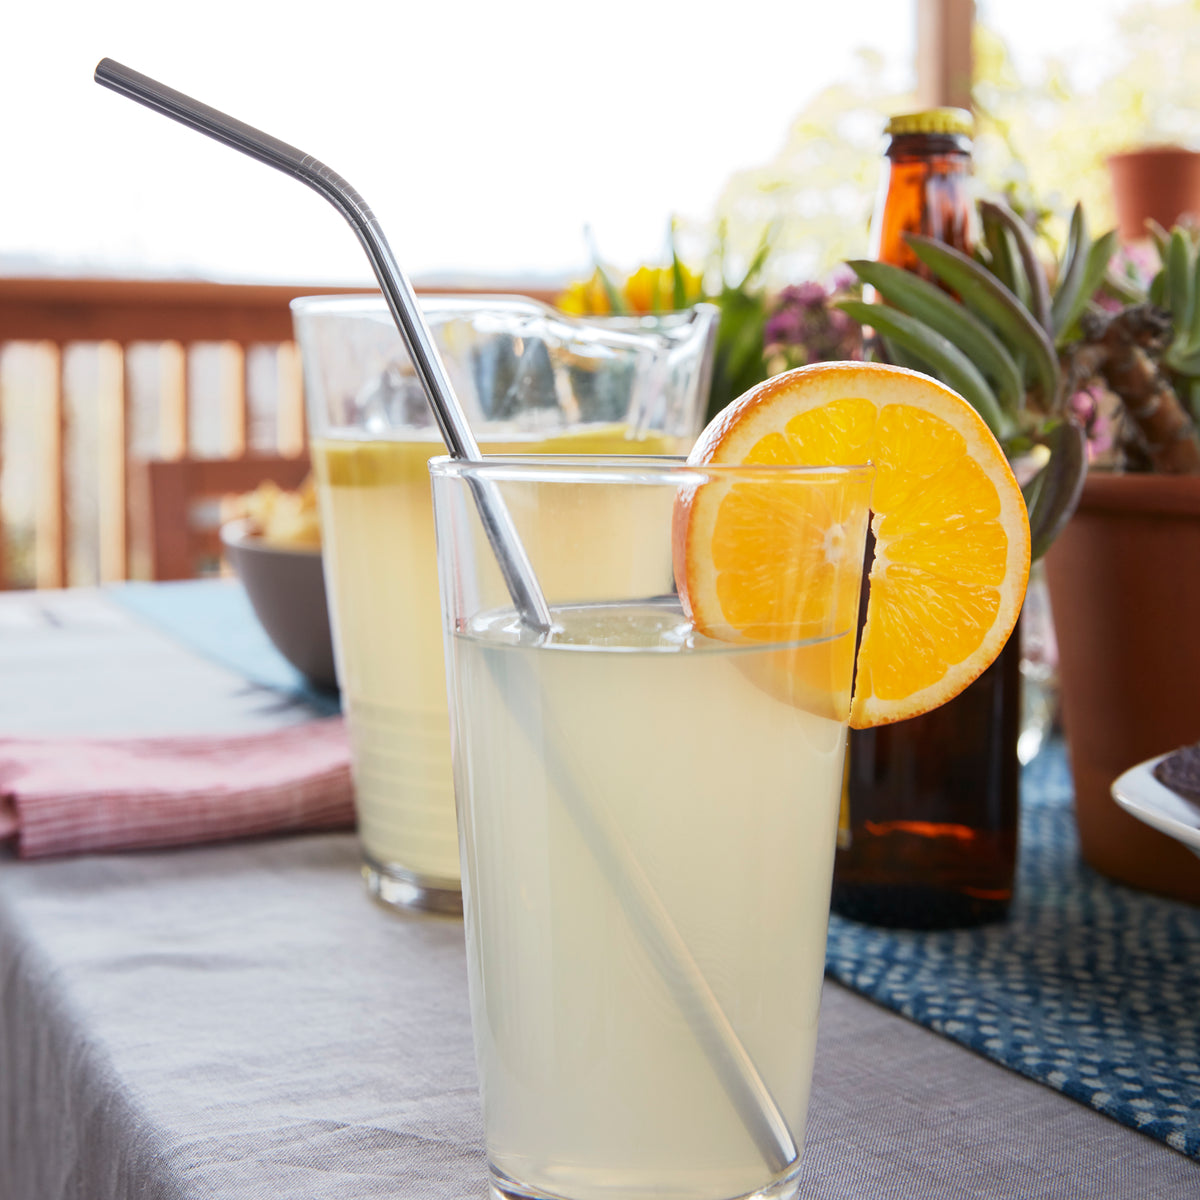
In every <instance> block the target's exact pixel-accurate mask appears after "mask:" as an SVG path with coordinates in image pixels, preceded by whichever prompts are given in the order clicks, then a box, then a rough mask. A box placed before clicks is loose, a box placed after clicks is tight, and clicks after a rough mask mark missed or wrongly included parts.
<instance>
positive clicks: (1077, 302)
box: [1055, 229, 1119, 347]
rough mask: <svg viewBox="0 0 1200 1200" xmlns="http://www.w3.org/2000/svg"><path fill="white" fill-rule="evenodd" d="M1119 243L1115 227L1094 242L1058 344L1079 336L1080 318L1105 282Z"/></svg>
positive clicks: (1063, 315)
mask: <svg viewBox="0 0 1200 1200" xmlns="http://www.w3.org/2000/svg"><path fill="white" fill-rule="evenodd" d="M1118 244H1119V239H1118V237H1117V231H1116V230H1115V229H1110V230H1109V231H1108V232H1107V233H1106V234H1105V235H1104V236H1103V237H1102V238H1100V239H1099V240H1098V241H1096V242H1093V243H1092V246H1091V249H1089V250H1088V254H1087V260H1086V262H1085V263H1084V264H1083V271H1082V272H1081V274H1080V278H1079V285H1078V287H1077V288H1076V289H1075V297H1074V299H1073V300H1072V301H1071V305H1070V307H1069V308H1067V309H1066V310H1065V311H1064V312H1063V314H1062V320H1063V324H1062V327H1061V328H1060V329H1059V331H1058V336H1057V338H1055V344H1056V345H1057V346H1059V347H1061V346H1064V345H1066V343H1067V342H1070V341H1072V340H1074V339H1075V338H1076V337H1077V336H1078V332H1079V318H1080V317H1081V316H1082V315H1083V312H1084V310H1085V309H1086V308H1087V306H1088V305H1089V304H1090V303H1091V302H1092V300H1093V298H1094V297H1095V295H1096V293H1097V292H1098V291H1099V290H1100V287H1101V285H1102V284H1103V283H1104V280H1105V278H1106V276H1107V274H1108V264H1109V263H1110V262H1111V261H1112V256H1113V255H1114V254H1116V252H1117V245H1118Z"/></svg>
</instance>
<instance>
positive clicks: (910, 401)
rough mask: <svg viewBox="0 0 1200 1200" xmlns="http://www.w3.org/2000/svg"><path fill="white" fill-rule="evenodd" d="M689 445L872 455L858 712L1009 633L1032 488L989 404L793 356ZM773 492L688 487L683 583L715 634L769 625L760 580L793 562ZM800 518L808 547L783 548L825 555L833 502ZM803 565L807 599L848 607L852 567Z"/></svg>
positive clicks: (884, 708) (963, 682)
mask: <svg viewBox="0 0 1200 1200" xmlns="http://www.w3.org/2000/svg"><path fill="white" fill-rule="evenodd" d="M688 461H689V462H691V463H692V464H694V465H701V464H708V463H713V464H751V463H778V464H784V463H793V464H808V465H812V466H818V467H822V466H845V465H851V464H857V463H866V462H872V463H874V464H875V467H876V475H875V483H874V491H873V494H872V498H871V510H872V513H873V516H872V519H871V529H872V532H873V533H874V535H875V555H874V559H873V561H872V563H871V566H870V591H869V596H868V602H867V611H866V621H865V624H864V626H863V629H862V637H861V640H860V642H859V648H858V655H857V664H856V670H855V678H854V691H853V698H852V701H851V703H850V714H849V715H850V724H851V725H852V726H853V727H854V728H856V729H863V728H869V727H871V726H874V725H884V724H887V723H889V722H892V721H899V720H902V719H904V718H906V717H913V716H917V715H919V714H920V713H923V712H928V711H929V710H930V709H932V708H936V707H937V706H938V705H940V704H943V703H945V702H946V701H947V700H949V699H951V698H952V697H954V696H956V695H957V694H958V693H959V692H961V691H962V690H963V688H965V687H966V686H967V684H969V683H970V682H971V681H972V680H973V679H975V678H976V677H978V676H979V674H980V673H981V672H982V671H984V670H985V669H986V668H987V667H988V666H989V665H990V664H991V663H992V661H993V660H994V659H995V657H996V656H997V655H998V654H999V653H1000V651H1001V649H1002V648H1003V647H1004V644H1005V642H1006V641H1007V640H1008V637H1009V635H1010V634H1011V633H1012V630H1013V627H1014V625H1015V624H1016V620H1017V616H1018V614H1019V613H1020V610H1021V603H1022V601H1023V599H1024V596H1025V587H1026V584H1027V582H1028V580H1029V518H1028V514H1027V513H1026V510H1025V502H1024V498H1023V497H1022V495H1021V489H1020V487H1019V486H1018V484H1017V481H1016V479H1015V477H1014V476H1013V473H1012V469H1011V468H1010V467H1009V465H1008V461H1007V459H1006V458H1005V456H1004V452H1003V450H1001V448H1000V446H999V444H998V443H997V442H996V439H995V438H994V437H993V436H992V434H991V432H990V431H989V430H988V428H987V426H986V425H985V424H984V422H983V420H982V419H981V418H980V417H979V415H978V414H977V413H976V412H975V410H974V409H973V408H972V407H971V406H970V405H969V404H968V403H967V402H966V401H965V400H964V399H963V398H962V397H961V396H959V395H958V394H957V393H956V392H953V391H951V390H950V389H949V388H947V387H945V386H944V385H943V384H940V383H938V382H936V381H935V380H933V379H930V378H929V377H928V376H925V375H921V374H919V373H918V372H915V371H908V370H905V369H903V368H901V367H891V366H884V365H881V364H876V363H849V362H847V363H818V364H815V365H814V366H809V367H801V368H799V369H798V370H795V371H788V372H786V373H784V374H782V375H777V376H775V377H774V378H772V379H768V380H767V381H766V382H764V383H761V384H759V385H758V386H757V387H755V388H752V389H751V390H750V391H749V392H747V393H746V394H745V395H743V396H742V397H740V398H739V399H738V400H735V401H734V402H733V403H732V404H731V405H729V407H728V408H726V409H725V410H724V411H723V412H722V413H720V414H718V416H717V417H716V419H715V420H714V421H713V422H712V423H711V424H710V425H709V427H708V428H707V429H706V430H705V431H704V433H703V434H702V435H701V436H700V440H699V441H698V442H697V443H696V446H695V448H694V449H693V451H692V453H691V454H690V455H689V458H688ZM767 495H768V489H767V488H766V487H759V488H756V487H755V485H753V484H752V483H741V482H735V483H733V484H730V485H725V486H723V487H721V488H718V489H714V488H712V487H711V485H708V484H705V485H703V486H701V487H700V488H697V489H696V490H695V491H694V492H693V493H691V494H690V495H688V496H687V497H686V498H684V499H681V501H680V504H679V507H678V510H677V513H676V528H675V576H676V584H677V586H678V588H679V592H680V597H681V599H682V601H683V604H684V607H685V609H686V611H687V613H688V615H689V616H690V617H691V619H692V621H693V622H694V623H695V625H696V626H697V628H698V629H699V630H700V631H701V632H702V633H705V634H707V635H708V636H710V637H716V638H720V639H722V640H726V641H729V640H735V641H737V640H743V641H755V640H764V638H765V631H766V630H767V629H768V628H769V627H771V626H772V622H777V614H773V613H772V612H771V611H770V606H771V605H772V604H777V600H776V599H774V597H776V596H777V595H778V593H779V589H778V588H776V589H770V588H764V587H761V586H759V584H758V583H756V581H761V580H762V579H763V577H764V574H769V573H771V572H776V573H777V572H778V571H780V570H781V569H787V566H786V563H784V562H782V561H781V545H782V543H781V541H780V539H779V537H778V536H777V526H778V523H779V522H778V520H772V517H771V514H770V513H768V512H766V511H764V509H763V501H764V497H765V496H767ZM809 508H810V509H813V506H812V505H811V504H810V505H809ZM777 516H778V514H777ZM794 516H795V514H793V518H794ZM842 517H843V518H844V517H845V514H842ZM805 519H806V520H808V521H810V522H811V523H812V525H813V529H812V533H811V537H810V539H809V541H808V542H807V543H804V544H807V545H808V546H809V547H810V549H808V550H800V551H799V552H797V551H795V550H792V549H789V550H788V551H787V552H786V553H787V554H788V555H793V556H794V555H795V554H796V553H799V555H800V556H801V557H804V556H809V557H811V556H812V555H813V554H816V555H818V556H819V555H820V554H821V553H822V552H826V553H828V555H829V563H830V565H831V567H832V566H833V565H835V564H836V562H837V548H836V543H837V540H838V537H839V536H840V526H839V517H838V514H836V513H832V512H829V513H825V514H824V515H822V514H821V513H819V512H817V511H815V509H813V511H810V512H808V513H807V514H806V516H805ZM792 523H793V524H794V520H792ZM804 578H805V588H806V590H807V592H808V595H807V597H806V598H805V599H804V601H803V603H804V604H805V605H806V606H808V607H809V608H811V610H812V611H813V612H815V611H817V610H818V609H820V608H822V607H824V609H825V610H826V611H835V612H838V611H845V606H846V604H847V603H851V602H852V600H853V599H854V597H852V596H850V595H849V593H848V592H847V588H848V585H847V583H846V572H844V571H841V572H832V571H830V572H828V573H827V574H826V576H824V577H823V576H822V574H821V572H820V570H816V569H814V568H813V567H812V565H811V564H809V565H806V566H805V567H804ZM823 580H824V581H823ZM776 627H777V624H776Z"/></svg>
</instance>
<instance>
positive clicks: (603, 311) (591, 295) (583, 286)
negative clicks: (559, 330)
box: [557, 271, 612, 317]
mask: <svg viewBox="0 0 1200 1200" xmlns="http://www.w3.org/2000/svg"><path fill="white" fill-rule="evenodd" d="M557 304H558V307H559V308H560V309H562V311H563V312H565V313H571V314H573V315H574V316H578V317H603V316H607V315H608V314H609V313H610V312H612V305H610V304H609V302H608V293H607V292H606V291H605V290H604V283H603V281H602V280H601V278H600V272H599V271H595V272H593V274H592V277H591V279H581V280H576V281H575V282H574V283H572V284H569V285H568V287H567V290H566V291H565V292H563V293H562V295H561V296H559V298H558V300H557Z"/></svg>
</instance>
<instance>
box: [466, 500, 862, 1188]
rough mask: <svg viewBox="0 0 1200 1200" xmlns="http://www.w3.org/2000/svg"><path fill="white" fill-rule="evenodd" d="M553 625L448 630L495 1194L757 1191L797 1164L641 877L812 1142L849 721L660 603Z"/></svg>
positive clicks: (581, 610) (488, 621) (777, 1097)
mask: <svg viewBox="0 0 1200 1200" xmlns="http://www.w3.org/2000/svg"><path fill="white" fill-rule="evenodd" d="M631 490H632V489H631ZM555 619H556V624H558V625H561V626H562V628H563V630H564V632H563V633H562V634H558V635H556V636H555V638H554V641H553V643H552V644H551V645H549V646H546V645H541V646H538V645H533V646H530V645H528V644H526V645H517V644H516V628H517V627H516V624H515V621H514V618H513V616H512V614H511V613H508V614H506V615H500V616H495V615H491V616H489V615H486V614H485V615H484V616H483V617H480V618H476V619H475V621H474V622H473V623H472V625H471V626H470V627H469V628H468V630H467V631H466V632H464V633H463V634H460V635H459V636H457V637H455V639H454V657H455V664H454V669H455V694H456V702H455V703H456V713H455V720H456V722H457V729H456V736H457V738H458V740H459V744H460V751H461V752H460V760H459V761H460V778H459V781H458V782H459V788H460V800H461V803H462V804H463V805H464V808H463V819H464V861H465V862H466V863H467V864H469V870H468V873H467V877H466V879H467V882H466V885H465V889H464V909H465V916H466V925H467V936H468V954H469V957H468V962H469V969H470V983H471V1003H472V1024H473V1028H474V1033H475V1039H476V1054H477V1057H478V1062H479V1068H480V1079H481V1085H482V1092H483V1098H484V1107H485V1126H486V1129H487V1137H488V1151H489V1158H490V1160H491V1164H492V1168H493V1171H494V1173H495V1177H496V1178H497V1179H499V1180H500V1181H501V1187H503V1186H504V1181H505V1180H506V1179H507V1180H513V1181H516V1185H515V1187H514V1188H513V1191H514V1192H517V1193H520V1194H541V1195H553V1196H569V1197H571V1198H572V1200H593V1198H595V1200H601V1198H602V1197H613V1196H647V1197H648V1196H652V1195H668V1196H675V1197H696V1198H710V1200H711V1198H724V1197H733V1196H743V1195H746V1194H748V1193H751V1192H754V1191H756V1190H758V1189H759V1188H761V1187H763V1186H764V1181H765V1180H767V1179H769V1178H770V1177H771V1176H772V1175H774V1177H775V1178H776V1179H780V1178H782V1177H783V1176H785V1175H787V1174H788V1173H789V1170H788V1169H776V1170H775V1171H774V1172H773V1171H772V1170H771V1169H770V1168H769V1167H768V1166H767V1165H765V1163H764V1156H763V1153H762V1150H761V1146H760V1145H759V1144H757V1143H756V1141H755V1139H754V1138H753V1136H752V1135H751V1132H750V1130H749V1129H748V1127H747V1122H746V1120H745V1119H744V1114H742V1113H739V1111H738V1108H737V1106H736V1104H735V1102H734V1100H733V1098H732V1096H731V1093H730V1090H729V1089H728V1087H727V1086H726V1085H725V1084H723V1083H722V1081H721V1080H720V1078H719V1077H718V1072H717V1071H716V1070H715V1069H714V1063H713V1060H712V1058H711V1056H710V1054H708V1053H707V1052H706V1051H705V1050H704V1049H703V1048H702V1045H701V1040H700V1039H698V1037H697V1036H696V1033H695V1030H694V1028H692V1027H691V1026H690V1025H689V1022H688V1020H686V1019H685V1016H684V1013H683V1012H682V1011H681V1009H682V1007H684V1006H686V1005H688V1004H689V1003H690V1000H689V999H688V997H687V996H686V995H685V997H684V998H683V999H682V1000H681V998H680V995H679V992H678V989H674V990H673V989H672V987H671V986H670V985H669V984H668V982H667V974H669V972H664V970H663V968H662V963H661V956H657V957H656V955H655V953H653V951H652V950H651V949H650V948H649V946H648V941H649V940H652V939H648V938H647V935H646V931H645V927H644V922H643V919H642V918H643V916H644V913H645V911H646V909H647V905H646V901H645V896H644V895H637V894H634V893H635V892H636V889H634V888H632V887H631V886H630V883H629V879H630V875H629V870H630V869H632V870H635V871H641V872H644V876H645V881H646V882H647V883H648V886H649V888H650V889H651V890H652V891H653V892H654V893H655V895H656V896H657V898H658V900H659V901H661V904H662V907H663V909H664V910H665V913H666V914H667V918H668V919H669V921H670V922H671V923H672V924H673V925H674V927H675V929H676V930H677V932H678V934H679V937H680V939H681V941H682V943H683V944H685V945H686V946H687V947H688V949H689V951H690V953H691V954H692V955H693V956H694V958H695V962H696V964H697V965H698V967H699V969H700V972H701V973H702V975H703V976H704V978H705V979H706V980H707V982H708V984H709V986H710V987H711V989H712V992H713V994H714V996H715V997H716V1000H717V1002H718V1004H719V1006H720V1008H721V1009H722V1010H723V1012H724V1014H725V1016H726V1017H727V1018H728V1020H729V1023H730V1025H731V1027H732V1029H733V1031H734V1033H735V1035H736V1037H737V1038H738V1039H740V1041H741V1043H742V1045H743V1046H744V1047H745V1050H746V1051H747V1052H748V1054H749V1057H750V1059H751V1060H752V1061H753V1062H754V1063H755V1064H757V1067H758V1070H759V1071H760V1073H761V1076H762V1079H763V1082H764V1083H765V1084H766V1085H767V1088H768V1090H769V1092H770V1094H771V1095H772V1096H773V1098H774V1101H775V1103H776V1104H777V1106H778V1110H779V1112H780V1114H781V1115H782V1117H783V1119H784V1120H785V1122H786V1124H787V1127H788V1129H789V1130H790V1132H791V1135H792V1138H793V1139H794V1142H795V1146H796V1148H797V1149H798V1148H799V1147H800V1145H801V1143H802V1140H803V1129H804V1120H805V1112H806V1108H807V1103H808V1092H809V1083H810V1079H811V1075H812V1060H813V1053H814V1047H815V1041H816V1030H817V1010H818V1004H819V997H820V988H821V979H822V974H823V970H824V961H825V932H826V922H827V917H828V908H829V892H830V875H831V871H832V863H833V846H834V838H835V832H836V825H837V811H838V799H839V794H840V790H841V779H842V764H843V749H844V746H845V725H844V724H843V723H842V722H840V721H837V720H833V719H830V718H829V717H827V716H821V715H816V714H814V713H811V712H807V711H804V709H803V708H802V707H800V706H798V705H796V704H794V703H792V702H789V700H787V699H781V698H779V697H778V696H777V695H776V694H773V691H772V689H771V688H770V687H763V686H760V682H761V680H763V679H764V678H769V677H770V676H771V674H772V667H771V663H770V661H769V659H770V655H771V651H770V650H769V649H760V648H755V647H750V648H746V647H745V646H732V645H730V644H728V643H716V642H711V641H708V640H707V639H704V638H703V637H700V636H699V635H697V634H695V633H693V632H692V631H691V629H690V627H689V626H688V624H687V623H686V621H685V620H684V619H683V616H682V613H681V611H680V609H679V607H678V605H677V604H674V603H673V602H671V601H670V600H668V599H663V600H660V601H658V602H655V603H645V604H641V605H607V606H584V605H580V606H578V607H577V608H575V609H571V608H557V609H555ZM756 680H758V681H760V682H756ZM463 748H465V749H463ZM581 813H582V815H581ZM588 813H592V814H595V813H599V814H600V816H599V818H598V821H599V824H600V825H603V826H604V827H606V828H607V830H608V834H606V835H605V837H604V838H600V839H598V838H597V835H596V834H595V832H594V827H593V825H592V819H591V817H589V816H588ZM605 839H607V840H608V841H610V842H612V843H615V844H619V846H620V847H621V849H620V852H619V853H618V854H616V855H615V856H614V855H613V854H612V853H610V849H611V847H609V848H608V849H606V848H605V847H603V846H598V845H597V841H598V840H600V841H604V840H605ZM614 861H616V865H615V866H614ZM622 864H624V865H622ZM631 864H634V865H633V866H632V867H631ZM790 1170H791V1172H792V1173H794V1164H793V1166H792V1168H791V1169H790Z"/></svg>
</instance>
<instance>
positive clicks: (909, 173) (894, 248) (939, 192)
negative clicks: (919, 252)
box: [871, 108, 974, 279]
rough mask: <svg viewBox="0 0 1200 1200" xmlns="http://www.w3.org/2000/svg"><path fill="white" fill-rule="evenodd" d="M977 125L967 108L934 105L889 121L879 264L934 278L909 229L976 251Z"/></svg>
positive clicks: (875, 254) (878, 211)
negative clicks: (973, 139) (973, 196)
mask: <svg viewBox="0 0 1200 1200" xmlns="http://www.w3.org/2000/svg"><path fill="white" fill-rule="evenodd" d="M972 128H973V125H972V119H971V114H970V113H969V112H967V111H966V110H965V109H962V108H930V109H926V110H925V111H924V112H917V113H907V114H905V115H903V116H898V117H893V118H892V119H891V120H890V121H889V122H888V123H887V127H886V129H885V130H884V133H885V134H886V135H887V138H888V143H887V146H886V148H885V150H884V162H883V177H882V179H881V180H880V185H879V199H878V201H877V204H876V208H875V215H874V218H873V220H872V222H871V257H872V258H873V259H875V260H876V261H877V262H886V263H891V264H893V266H897V267H904V268H905V269H906V270H909V271H915V272H916V273H917V274H918V275H921V276H923V277H924V278H926V279H928V278H929V277H930V276H929V271H928V268H927V267H926V266H925V265H924V263H922V262H921V261H920V260H919V259H918V258H917V256H916V255H915V254H914V253H913V252H912V250H911V249H909V247H908V245H907V243H906V242H905V241H904V234H906V233H922V234H925V235H926V236H927V237H931V238H936V239H937V240H938V241H939V242H945V243H946V244H947V245H950V246H954V247H955V248H956V249H958V250H962V251H963V252H964V253H965V254H970V253H971V235H972V226H973V216H974V210H973V208H972V203H971V190H970V176H971V132H972Z"/></svg>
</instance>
